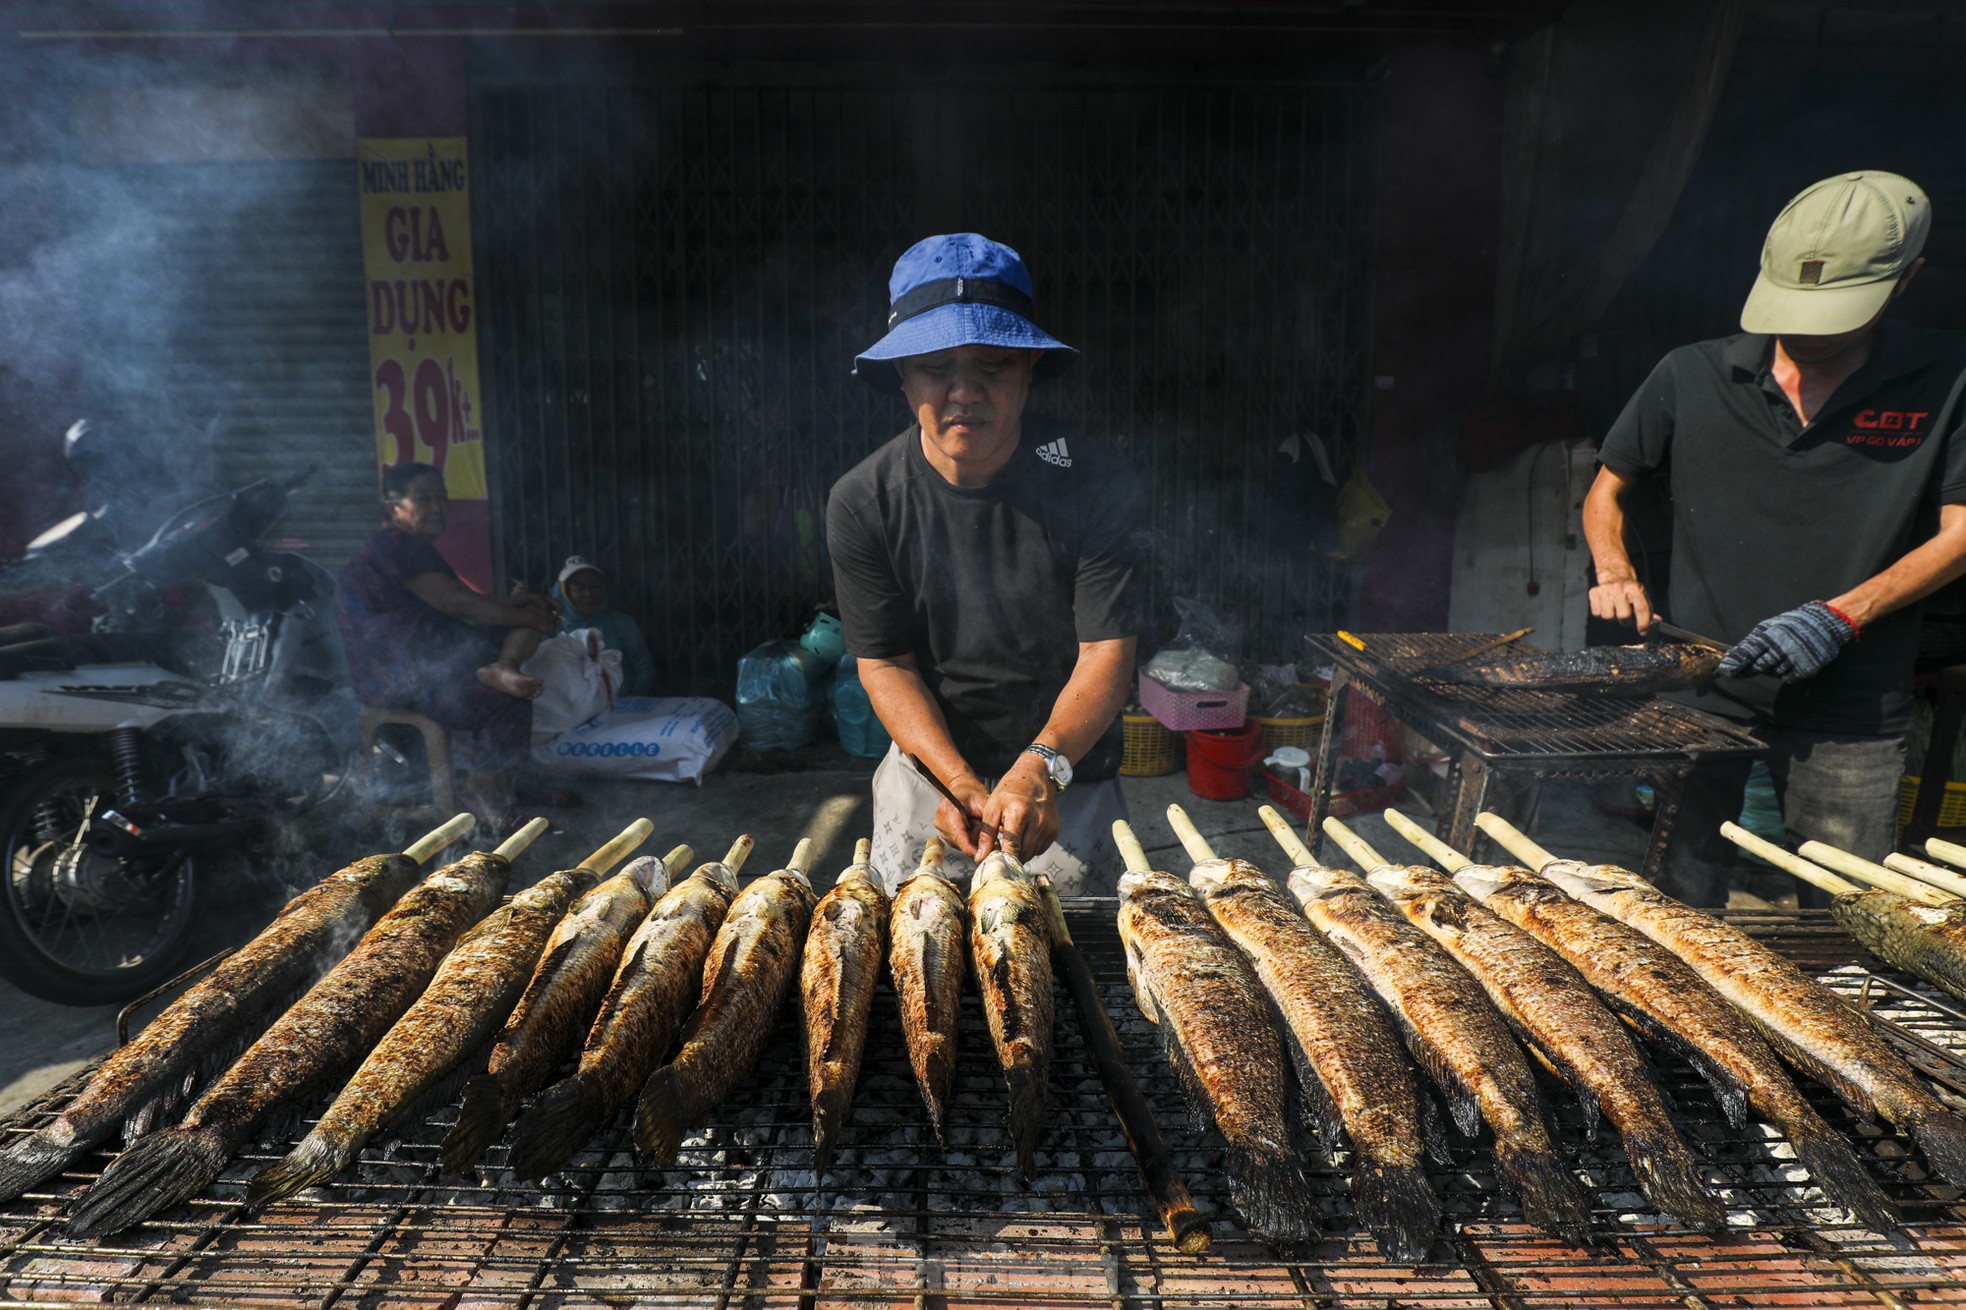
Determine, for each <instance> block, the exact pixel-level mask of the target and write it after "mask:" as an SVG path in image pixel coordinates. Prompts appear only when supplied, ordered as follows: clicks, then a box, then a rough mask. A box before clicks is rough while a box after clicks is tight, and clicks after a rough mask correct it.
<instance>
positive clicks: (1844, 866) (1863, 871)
mask: <svg viewBox="0 0 1966 1310" xmlns="http://www.w3.org/2000/svg"><path fill="white" fill-rule="evenodd" d="M1796 854H1798V855H1800V856H1801V857H1802V858H1803V859H1805V860H1813V861H1814V862H1815V863H1817V864H1820V865H1823V866H1824V867H1826V868H1830V869H1834V870H1836V871H1837V872H1838V873H1840V874H1843V875H1844V876H1845V877H1848V878H1854V879H1856V880H1857V881H1858V882H1866V883H1869V884H1870V885H1871V886H1873V887H1882V888H1883V889H1884V890H1885V891H1887V892H1896V893H1897V894H1898V895H1900V896H1903V897H1905V898H1906V899H1908V900H1914V901H1923V902H1925V904H1927V905H1947V904H1950V903H1951V902H1953V901H1955V900H1957V899H1958V897H1955V896H1948V895H1946V894H1945V893H1944V892H1942V891H1940V890H1939V889H1938V888H1936V887H1933V886H1931V885H1929V884H1927V883H1922V882H1920V881H1919V880H1918V879H1916V878H1907V877H1906V876H1905V875H1904V874H1902V873H1899V872H1898V871H1897V870H1896V869H1887V868H1885V867H1884V866H1883V865H1881V864H1872V863H1871V862H1870V861H1869V860H1866V859H1863V858H1861V857H1860V856H1856V855H1852V854H1851V853H1850V852H1848V851H1841V850H1838V849H1837V848H1836V847H1834V846H1826V845H1824V844H1823V843H1822V842H1819V841H1806V842H1803V843H1802V845H1801V847H1800V848H1799V849H1798V850H1797V851H1796Z"/></svg>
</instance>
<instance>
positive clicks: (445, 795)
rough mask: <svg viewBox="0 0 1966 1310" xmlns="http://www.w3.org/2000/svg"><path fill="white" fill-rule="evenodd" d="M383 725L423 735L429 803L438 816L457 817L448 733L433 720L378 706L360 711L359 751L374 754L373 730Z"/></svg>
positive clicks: (449, 733) (455, 788)
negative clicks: (427, 769)
mask: <svg viewBox="0 0 1966 1310" xmlns="http://www.w3.org/2000/svg"><path fill="white" fill-rule="evenodd" d="M385 723H400V724H402V725H404V726H405V727H410V728H415V729H416V730H417V731H418V732H419V733H421V734H423V757H424V759H426V760H428V761H429V763H430V800H431V803H432V804H433V805H435V806H436V807H437V810H438V812H439V813H442V814H456V813H457V811H458V803H457V775H456V774H455V773H453V772H452V771H451V730H450V729H449V728H446V727H445V726H444V725H443V724H441V723H438V722H437V721H436V720H435V719H426V718H425V717H423V716H422V715H421V714H416V713H413V712H412V711H410V710H386V709H383V708H381V707H380V706H375V705H364V706H363V707H362V717H361V731H362V750H363V752H364V753H365V754H370V755H372V754H374V753H375V733H376V729H377V728H380V727H382V726H383V725H384V724H385Z"/></svg>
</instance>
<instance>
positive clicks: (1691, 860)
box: [1659, 728, 1905, 906]
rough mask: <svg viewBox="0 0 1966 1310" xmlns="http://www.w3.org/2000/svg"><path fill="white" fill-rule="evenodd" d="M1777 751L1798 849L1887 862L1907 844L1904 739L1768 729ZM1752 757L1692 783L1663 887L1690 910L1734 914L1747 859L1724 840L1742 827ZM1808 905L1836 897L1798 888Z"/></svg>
mask: <svg viewBox="0 0 1966 1310" xmlns="http://www.w3.org/2000/svg"><path fill="white" fill-rule="evenodd" d="M1756 733H1757V735H1758V736H1760V737H1761V738H1762V740H1764V741H1766V742H1767V743H1768V755H1767V760H1768V772H1769V773H1770V774H1772V775H1773V776H1774V780H1775V799H1776V802H1777V803H1778V804H1779V805H1780V806H1781V809H1782V826H1783V828H1785V829H1786V830H1787V833H1788V839H1789V845H1790V846H1791V847H1793V846H1797V845H1800V844H1801V843H1802V842H1805V841H1811V840H1813V841H1819V842H1823V843H1825V844H1827V845H1830V846H1835V847H1838V848H1840V849H1842V850H1846V851H1849V852H1850V853H1851V854H1853V855H1858V856H1861V857H1863V858H1864V859H1866V860H1882V859H1883V858H1884V857H1885V856H1886V855H1889V854H1890V853H1891V848H1892V847H1893V846H1894V845H1895V844H1896V842H1897V838H1898V778H1899V775H1901V774H1903V773H1904V771H1905V740H1904V738H1903V737H1846V736H1834V735H1830V734H1827V733H1820V732H1799V731H1796V730H1793V729H1787V728H1760V729H1757V730H1756ZM1753 767H1754V761H1753V760H1752V759H1743V760H1725V761H1721V762H1718V763H1715V764H1710V765H1701V766H1699V767H1697V768H1695V769H1694V770H1693V773H1692V775H1691V776H1690V777H1689V778H1687V780H1686V794H1685V797H1684V798H1683V799H1682V800H1681V802H1680V808H1679V818H1678V820H1677V821H1676V822H1675V823H1674V824H1673V835H1672V842H1671V844H1670V845H1669V846H1668V847H1667V848H1666V859H1665V866H1664V868H1663V869H1662V870H1661V871H1660V875H1659V889H1660V890H1661V891H1663V892H1665V893H1666V894H1667V895H1669V896H1675V897H1677V898H1679V899H1680V900H1682V901H1685V902H1686V903H1687V904H1688V905H1704V906H1724V905H1726V904H1727V892H1728V885H1729V882H1730V881H1731V879H1732V869H1733V865H1734V861H1735V860H1736V859H1737V858H1738V857H1739V851H1738V850H1737V848H1736V847H1735V846H1734V844H1733V843H1732V842H1730V841H1728V840H1727V839H1726V838H1725V837H1723V836H1721V834H1720V825H1721V823H1722V822H1723V821H1725V820H1729V819H1732V820H1736V821H1738V820H1739V817H1740V813H1741V801H1742V798H1743V797H1744V796H1745V795H1746V793H1747V784H1748V773H1749V771H1750V770H1751V769H1752V768H1753ZM1796 885H1797V886H1798V887H1799V888H1800V890H1801V903H1802V904H1803V905H1813V906H1826V905H1828V904H1829V901H1830V898H1829V896H1828V895H1827V894H1825V893H1823V892H1821V891H1818V890H1817V889H1816V888H1814V887H1811V886H1809V885H1808V884H1807V883H1802V882H1798V883H1797V884H1796Z"/></svg>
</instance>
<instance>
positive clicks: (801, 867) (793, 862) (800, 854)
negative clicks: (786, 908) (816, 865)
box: [731, 837, 812, 878]
mask: <svg viewBox="0 0 1966 1310" xmlns="http://www.w3.org/2000/svg"><path fill="white" fill-rule="evenodd" d="M811 867H812V838H810V837H801V838H799V844H798V845H797V846H794V847H793V848H792V858H791V859H789V860H787V861H785V872H787V873H796V874H798V875H799V876H800V877H801V878H803V877H805V876H806V870H807V869H810V868H811ZM731 872H732V873H736V872H737V870H736V869H732V870H731Z"/></svg>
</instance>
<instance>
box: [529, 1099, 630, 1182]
mask: <svg viewBox="0 0 1966 1310" xmlns="http://www.w3.org/2000/svg"><path fill="white" fill-rule="evenodd" d="M608 1108H609V1107H608V1102H607V1093H606V1092H605V1091H604V1090H602V1088H601V1085H600V1082H599V1080H598V1079H596V1078H594V1076H593V1075H591V1074H587V1073H577V1074H574V1075H573V1076H572V1077H570V1078H563V1079H561V1080H560V1081H559V1082H557V1083H554V1084H553V1085H552V1086H551V1087H549V1088H547V1089H546V1090H545V1091H543V1092H541V1093H540V1094H539V1097H538V1099H537V1100H535V1101H534V1102H533V1104H532V1107H531V1108H530V1109H528V1110H527V1111H526V1112H525V1113H524V1114H522V1115H520V1116H519V1121H518V1122H517V1123H515V1124H513V1125H512V1151H511V1156H510V1160H511V1165H512V1176H513V1177H514V1178H544V1177H545V1176H546V1175H547V1174H550V1173H554V1172H556V1171H558V1170H560V1169H562V1168H564V1167H565V1166H566V1163H567V1161H569V1160H571V1159H573V1157H574V1154H575V1153H576V1152H577V1151H579V1150H580V1148H581V1147H583V1146H585V1145H587V1143H589V1142H591V1141H593V1140H594V1136H595V1134H597V1133H599V1132H600V1131H601V1126H602V1125H603V1124H604V1123H606V1122H607V1117H608Z"/></svg>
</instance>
